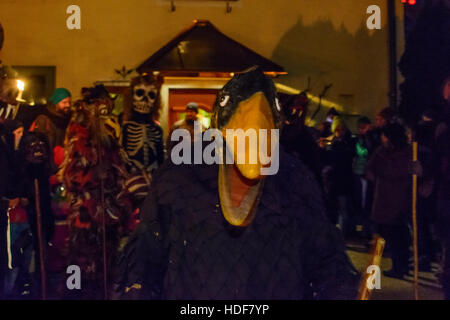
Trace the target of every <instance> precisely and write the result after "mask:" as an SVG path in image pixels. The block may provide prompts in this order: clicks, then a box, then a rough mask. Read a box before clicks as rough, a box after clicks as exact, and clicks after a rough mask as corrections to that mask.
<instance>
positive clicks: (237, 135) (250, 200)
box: [219, 92, 278, 226]
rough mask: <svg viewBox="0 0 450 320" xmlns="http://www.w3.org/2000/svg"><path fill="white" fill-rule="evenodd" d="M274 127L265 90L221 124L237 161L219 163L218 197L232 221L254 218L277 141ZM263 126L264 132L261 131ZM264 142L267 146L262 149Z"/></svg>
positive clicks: (238, 222) (246, 221)
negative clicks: (224, 123) (273, 138)
mask: <svg viewBox="0 0 450 320" xmlns="http://www.w3.org/2000/svg"><path fill="white" fill-rule="evenodd" d="M274 128H275V125H274V121H273V115H272V110H271V108H270V105H269V102H268V101H267V99H266V97H265V95H264V93H262V92H257V93H255V94H253V95H252V96H251V97H250V98H249V99H247V100H244V101H242V102H241V103H240V104H239V105H238V107H237V109H236V111H235V113H234V115H233V116H232V118H231V119H230V120H229V122H228V123H227V125H226V126H225V127H224V128H222V134H223V136H224V138H225V141H226V144H227V146H228V148H229V149H230V151H231V155H232V157H233V159H234V164H221V165H219V197H220V203H221V207H222V212H223V214H224V217H225V219H226V220H227V221H228V222H229V223H230V224H232V225H235V226H246V225H248V224H249V223H250V222H251V221H252V220H253V217H254V213H255V211H256V207H257V205H258V196H259V193H260V191H261V189H262V183H263V178H264V176H262V175H261V169H262V168H263V167H264V166H269V165H270V163H268V162H267V160H268V157H270V156H271V147H272V146H271V143H278V141H271V139H270V137H271V129H274ZM227 129H232V131H227ZM249 129H250V130H249ZM252 129H253V130H252ZM261 129H265V130H266V131H265V133H264V132H263V134H260V132H261V131H260V130H261ZM231 133H234V134H233V135H232V134H231ZM243 142H245V143H243ZM261 146H262V147H265V148H266V150H260V147H261ZM260 151H262V152H260ZM266 157H267V158H266Z"/></svg>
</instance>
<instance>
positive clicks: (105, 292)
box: [95, 104, 108, 300]
mask: <svg viewBox="0 0 450 320" xmlns="http://www.w3.org/2000/svg"><path fill="white" fill-rule="evenodd" d="M98 108H99V106H98V105H97V104H96V105H95V126H96V131H97V132H96V145H97V146H96V147H97V157H98V163H97V165H98V167H99V168H100V175H99V177H100V210H101V215H102V231H103V232H102V251H103V296H104V299H105V300H108V260H107V259H108V256H107V248H106V217H105V185H104V179H105V174H106V173H105V169H104V168H103V155H102V147H101V141H100V134H101V128H100V126H101V124H100V113H99V110H98Z"/></svg>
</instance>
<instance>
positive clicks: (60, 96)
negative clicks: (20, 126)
mask: <svg viewBox="0 0 450 320" xmlns="http://www.w3.org/2000/svg"><path fill="white" fill-rule="evenodd" d="M71 99H72V98H71V94H70V92H69V90H67V89H65V88H57V89H56V90H55V91H54V92H53V94H52V96H51V97H50V103H49V104H48V105H47V108H46V109H45V111H44V113H43V114H41V115H39V116H38V117H37V118H36V120H35V121H34V122H33V123H32V125H31V127H30V131H37V132H41V133H43V134H45V135H46V136H47V140H48V143H49V145H50V150H54V148H55V147H56V146H60V147H63V146H64V138H65V135H66V128H67V125H68V124H69V121H70V107H71V103H72V100H71Z"/></svg>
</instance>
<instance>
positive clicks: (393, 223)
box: [366, 123, 420, 278]
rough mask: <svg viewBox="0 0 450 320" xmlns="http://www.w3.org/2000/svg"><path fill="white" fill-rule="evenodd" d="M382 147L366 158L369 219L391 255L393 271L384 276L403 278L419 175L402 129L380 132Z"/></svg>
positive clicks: (394, 125)
mask: <svg viewBox="0 0 450 320" xmlns="http://www.w3.org/2000/svg"><path fill="white" fill-rule="evenodd" d="M381 140H382V145H381V146H380V147H378V149H376V151H375V152H374V154H373V155H372V157H371V158H370V159H369V162H368V164H367V169H366V176H367V179H369V180H371V181H374V183H375V195H374V201H373V206H372V213H371V220H372V221H373V222H374V224H375V230H376V232H377V233H378V234H380V235H381V236H382V237H383V238H385V239H386V244H387V246H389V247H390V252H391V256H392V269H391V270H389V271H386V272H384V275H386V276H389V277H394V278H403V276H405V275H406V274H408V272H409V266H408V260H409V244H410V240H411V239H410V234H409V229H408V222H409V220H410V214H409V213H410V204H411V175H412V173H418V174H420V166H418V165H417V162H416V163H413V161H412V149H411V145H409V143H408V138H407V135H406V132H405V128H404V127H403V126H402V125H400V124H398V123H391V124H387V125H386V126H384V127H383V128H382V129H381Z"/></svg>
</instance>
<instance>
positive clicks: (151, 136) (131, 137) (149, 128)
mask: <svg viewBox="0 0 450 320" xmlns="http://www.w3.org/2000/svg"><path fill="white" fill-rule="evenodd" d="M124 136H125V138H126V139H125V141H126V143H125V145H124V147H125V150H126V151H127V153H128V155H129V157H130V158H134V159H133V160H137V161H139V162H140V163H141V164H142V165H143V166H144V167H148V166H150V165H152V164H151V163H149V162H150V154H151V153H153V155H156V154H157V152H158V151H157V150H156V149H157V148H156V145H157V143H158V142H160V141H161V140H162V133H161V130H160V128H159V127H158V126H155V125H153V124H148V123H145V124H144V123H138V122H134V121H127V122H125V125H124ZM141 152H142V157H141V158H140V157H139V154H140V153H141ZM139 158H140V159H139Z"/></svg>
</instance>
